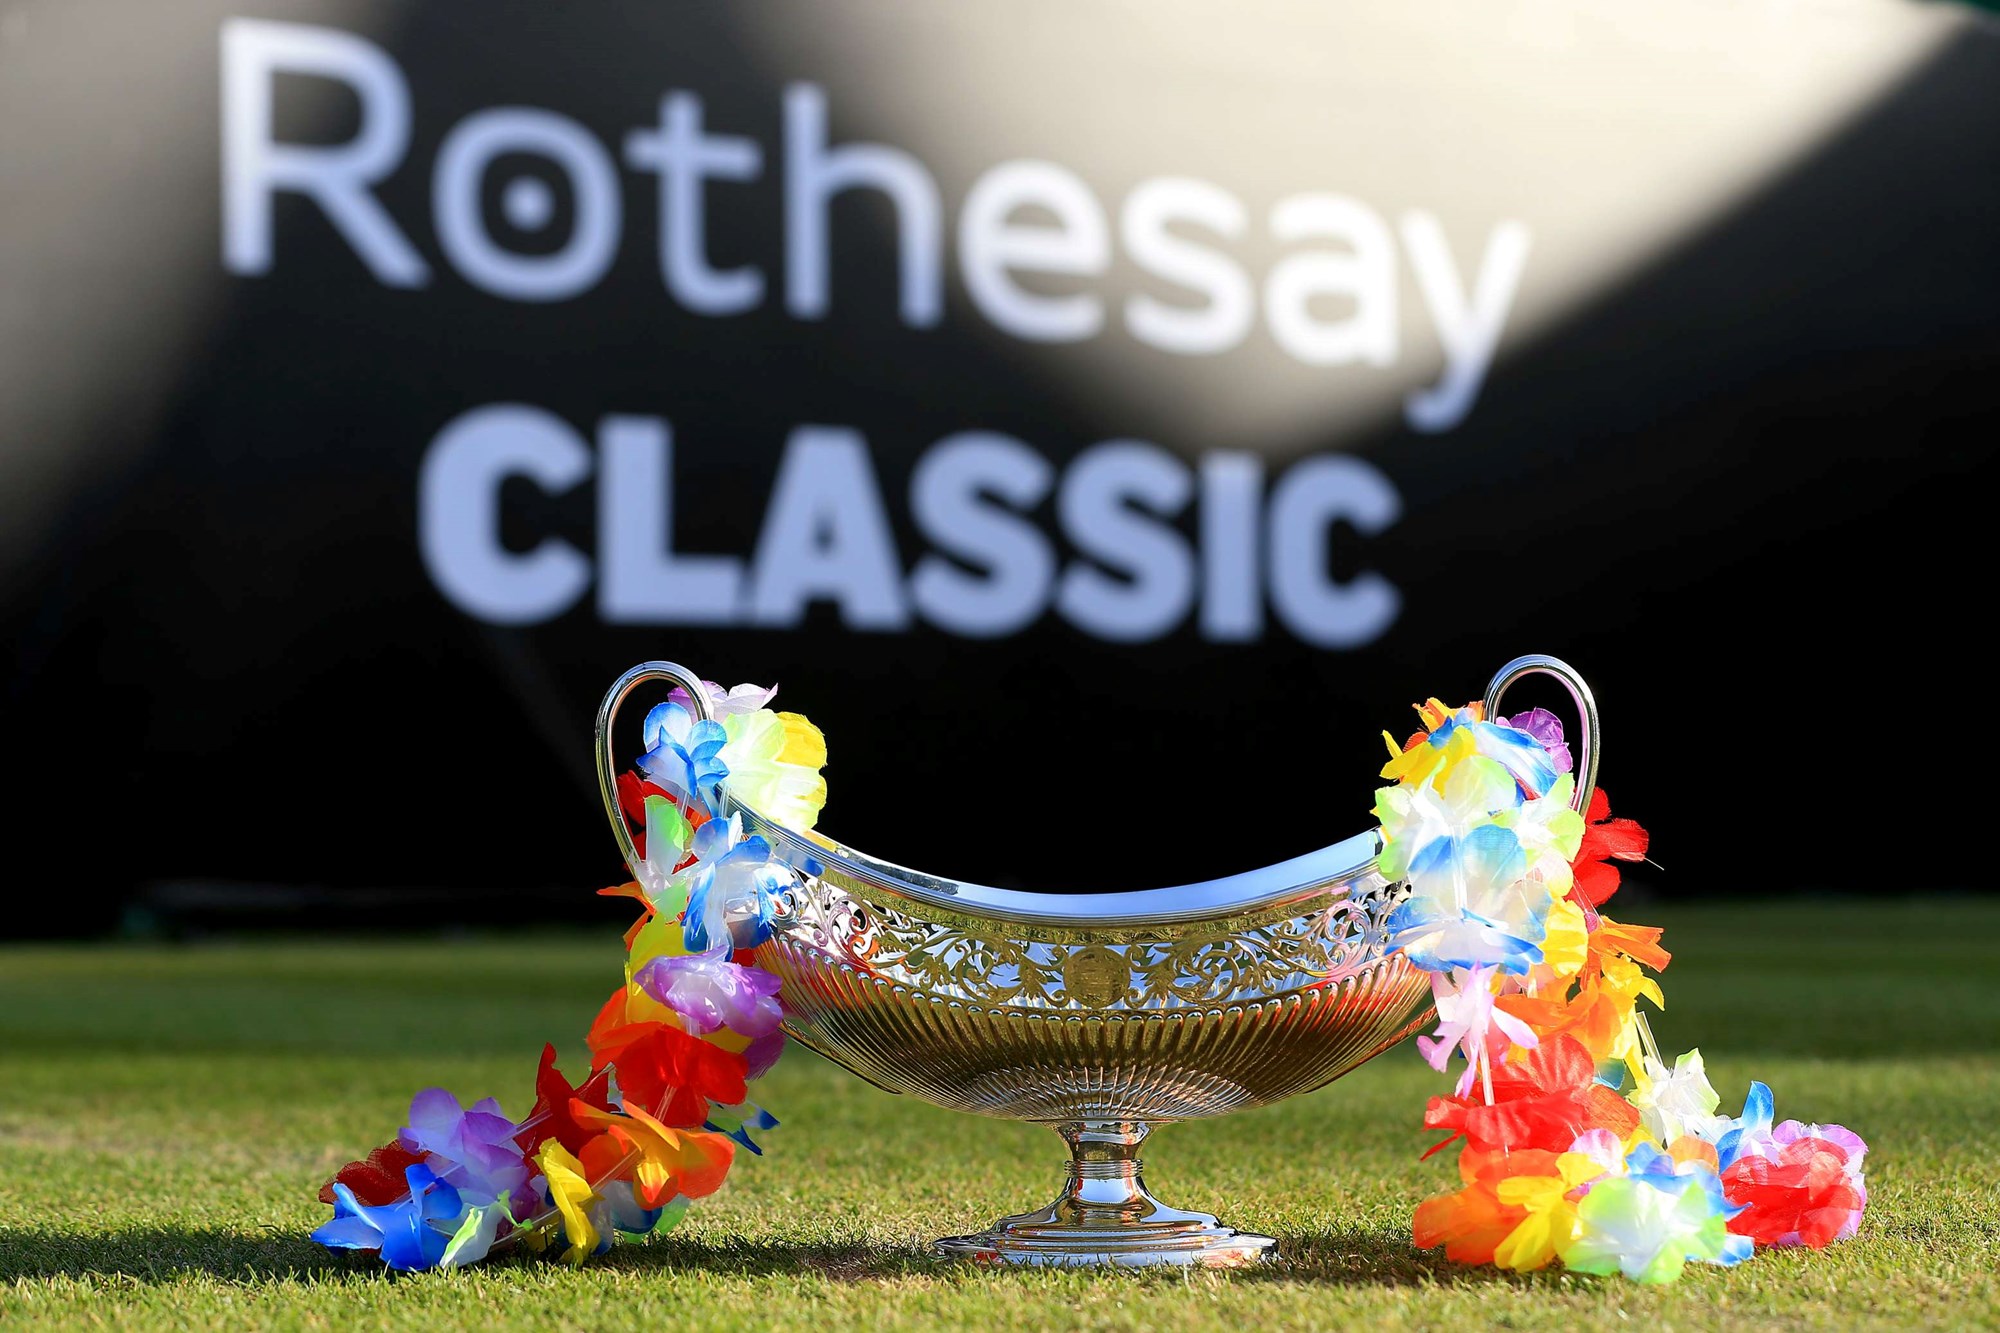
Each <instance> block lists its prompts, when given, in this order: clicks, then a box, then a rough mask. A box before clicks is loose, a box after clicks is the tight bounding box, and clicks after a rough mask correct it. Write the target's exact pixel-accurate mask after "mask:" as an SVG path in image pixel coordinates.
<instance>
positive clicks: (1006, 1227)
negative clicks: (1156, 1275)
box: [937, 1120, 1277, 1268]
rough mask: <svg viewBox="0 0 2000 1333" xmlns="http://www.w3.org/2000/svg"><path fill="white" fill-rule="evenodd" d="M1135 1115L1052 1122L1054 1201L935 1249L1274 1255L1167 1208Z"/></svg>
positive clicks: (1068, 1259) (1060, 1255)
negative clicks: (1059, 1154) (1057, 1141)
mask: <svg viewBox="0 0 2000 1333" xmlns="http://www.w3.org/2000/svg"><path fill="white" fill-rule="evenodd" d="M1151 1129H1152V1127H1151V1126H1150V1125H1148V1124H1146V1123H1144V1122H1143V1121H1132V1120H1088V1121H1072V1122H1069V1123H1067V1124H1061V1125H1057V1126H1056V1132H1057V1133H1059V1134H1061V1135H1062V1136H1063V1139H1064V1140H1065V1141H1066V1142H1067V1143H1068V1144H1069V1146H1070V1165H1069V1179H1068V1180H1067V1182H1065V1184H1064V1187H1063V1192H1062V1193H1061V1194H1060V1195H1058V1196H1057V1197H1056V1200H1055V1202H1054V1203H1051V1204H1049V1205H1048V1206H1047V1207H1045V1208H1041V1209H1037V1210H1036V1211H1034V1212H1032V1213H1020V1214H1017V1215H1015V1216H1013V1217H1003V1218H1001V1219H1000V1220H999V1221H998V1222H995V1223H994V1224H993V1225H992V1226H991V1227H988V1228H987V1229H986V1230H985V1231H981V1232H978V1233H976V1234H974V1235H970V1236H949V1237H946V1238H945V1239H943V1240H940V1241H938V1242H937V1250H938V1252H939V1253H940V1254H943V1255H945V1256H947V1257H948V1258H953V1259H965V1260H969V1261H971V1262H973V1263H985V1264H1025V1265H1031V1266H1050V1267H1116V1268H1138V1267H1147V1266H1150V1265H1155V1264H1176V1265H1182V1266H1187V1267H1199V1268H1241V1267H1243V1266H1245V1265H1247V1264H1254V1263H1258V1262H1260V1261H1262V1260H1266V1259H1271V1258H1275V1257H1276V1250H1275V1249H1274V1248H1273V1247H1274V1246H1275V1245H1276V1243H1277V1242H1275V1241H1273V1240H1272V1239H1271V1238H1270V1237H1269V1236H1256V1235H1251V1234H1249V1233H1247V1232H1242V1231H1233V1230H1231V1229H1230V1228H1228V1227H1226V1226H1223V1225H1222V1224H1221V1223H1219V1222H1217V1221H1216V1220H1215V1219H1214V1218H1213V1217H1210V1216H1209V1215H1208V1214H1207V1213H1190V1212H1183V1211H1182V1210H1180V1209H1178V1208H1169V1207H1167V1206H1166V1205H1165V1204H1163V1203H1161V1202H1160V1201H1159V1200H1158V1199H1155V1198H1154V1197H1153V1196H1152V1195H1151V1194H1149V1193H1147V1191H1146V1182H1145V1180H1144V1178H1143V1176H1142V1175H1141V1169H1142V1166H1143V1163H1141V1161H1140V1160H1139V1155H1138V1152H1139V1144H1140V1142H1141V1141H1142V1140H1144V1139H1145V1137H1146V1135H1147V1134H1148V1133H1149V1132H1151Z"/></svg>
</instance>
